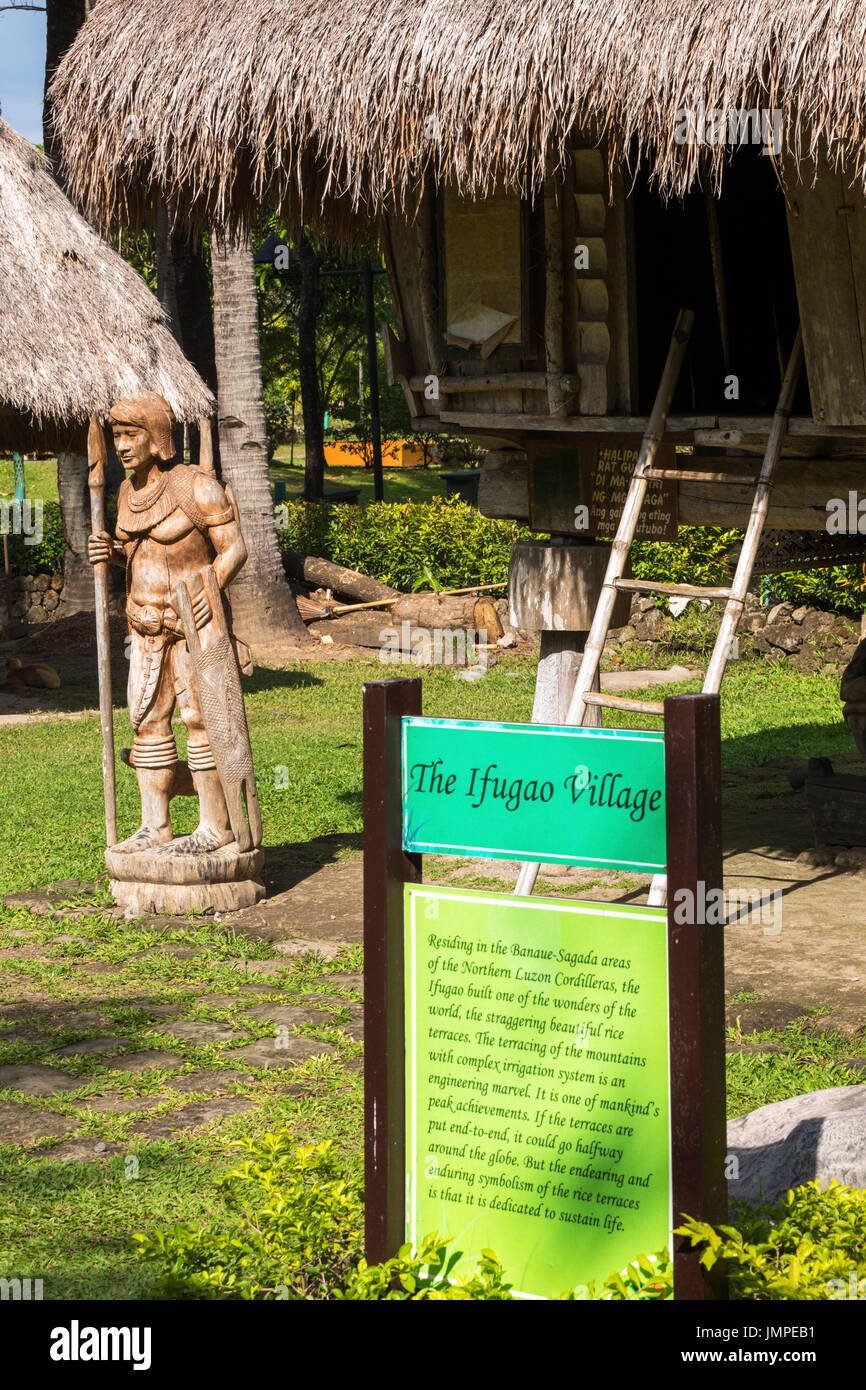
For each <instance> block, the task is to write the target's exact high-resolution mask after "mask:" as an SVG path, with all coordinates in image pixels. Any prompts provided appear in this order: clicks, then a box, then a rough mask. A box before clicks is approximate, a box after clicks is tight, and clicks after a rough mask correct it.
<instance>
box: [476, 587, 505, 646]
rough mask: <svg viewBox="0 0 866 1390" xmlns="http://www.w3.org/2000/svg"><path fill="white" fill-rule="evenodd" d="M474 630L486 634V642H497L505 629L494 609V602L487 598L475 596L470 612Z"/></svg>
mask: <svg viewBox="0 0 866 1390" xmlns="http://www.w3.org/2000/svg"><path fill="white" fill-rule="evenodd" d="M472 620H473V622H474V624H475V631H476V632H483V633H485V634H486V638H485V640H486V641H487V643H488V644H490V643H493V642H498V641H499V639H500V637H501V636H502V634H503V633H504V631H505V629H504V627H503V626H502V621H501V619H500V617H499V614H498V613H497V611H496V604H495V603H494V602H493V600H492V599H489V598H477V599H476V600H475V607H474V609H473V612H472Z"/></svg>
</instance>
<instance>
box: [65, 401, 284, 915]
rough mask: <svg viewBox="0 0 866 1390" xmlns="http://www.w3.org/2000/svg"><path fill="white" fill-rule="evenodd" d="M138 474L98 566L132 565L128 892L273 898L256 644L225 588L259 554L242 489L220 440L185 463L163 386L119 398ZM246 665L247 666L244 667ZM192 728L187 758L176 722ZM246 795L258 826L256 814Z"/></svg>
mask: <svg viewBox="0 0 866 1390" xmlns="http://www.w3.org/2000/svg"><path fill="white" fill-rule="evenodd" d="M109 425H110V428H111V432H112V434H113V437H114V446H115V449H116V451H117V455H118V458H119V459H120V461H121V463H122V464H123V466H124V468H126V469H127V470H129V473H130V476H129V477H128V478H127V479H126V481H125V482H124V483H123V484H122V486H121V488H120V492H119V494H118V499H117V528H116V534H115V537H114V538H113V539H112V537H111V536H110V535H109V534H108V532H107V531H105V530H104V529H101V528H99V529H96V528H95V529H94V534H93V535H92V537H91V539H90V543H89V554H90V560H91V563H92V564H94V565H95V566H104V565H105V562H106V561H109V562H112V563H115V564H119V565H123V566H124V568H125V570H126V616H127V620H128V623H129V656H130V662H129V681H128V691H127V693H128V701H129V714H130V719H131V721H132V727H133V730H134V733H135V738H134V742H133V746H132V749H131V751H129V752H127V751H124V754H123V759H124V761H125V762H128V763H129V765H130V766H131V767H133V768H134V769H135V773H136V776H137V778H138V785H139V791H140V794H141V812H142V820H141V827H140V829H139V830H137V831H136V832H135V834H134V835H132V836H131V837H130V838H129V839H127V840H124V841H123V842H122V843H121V844H117V845H114V846H110V847H109V849H108V851H107V853H106V863H107V865H108V868H109V872H110V873H111V876H112V881H113V882H112V886H113V890H114V892H115V896H116V897H117V899H118V901H119V902H121V903H122V904H123V905H125V906H127V907H128V908H129V909H130V910H133V911H148V910H151V911H189V910H191V909H193V908H198V909H201V908H203V907H214V908H220V909H222V910H229V909H232V908H237V907H243V906H247V905H249V904H250V903H251V902H254V901H256V900H257V898H259V897H261V896H262V894H263V892H264V889H263V887H262V885H261V883H260V882H259V881H258V879H257V877H256V875H257V874H258V872H259V870H260V868H261V865H262V862H263V854H262V851H261V849H260V848H259V846H260V845H261V817H260V813H259V807H258V798H257V795H256V788H255V777H254V774H253V764H252V754H251V752H250V744H249V735H248V732H247V723H246V715H245V711H244V703H243V696H242V694H241V686H240V670H243V671H244V672H245V673H246V674H250V673H251V671H252V663H251V660H250V653H249V650H248V648H247V647H246V646H245V645H244V644H243V643H242V642H240V641H239V640H238V639H237V638H236V637H235V636H234V634H233V633H232V628H231V609H230V607H229V604H228V601H227V598H226V596H225V590H226V589H227V587H228V585H229V584H230V583H231V581H232V580H233V579H234V577H235V575H236V574H237V573H238V571H239V570H240V569H241V566H242V565H243V563H244V561H245V559H246V554H247V552H246V547H245V545H244V540H243V536H242V534H241V528H240V521H239V517H238V509H237V505H236V503H235V500H234V498H233V496H232V493H231V489H230V488H224V487H223V486H222V485H221V484H220V483H219V482H218V481H217V478H216V477H215V476H214V474H213V473H212V472H211V471H208V469H209V463H210V457H209V455H210V451H209V449H208V448H207V447H204V448H203V450H202V463H201V465H200V466H199V467H190V466H188V465H185V464H183V463H174V462H173V460H174V456H175V450H174V439H173V430H174V420H173V418H172V414H171V410H170V408H169V406H168V403H167V402H166V401H165V400H164V399H163V398H162V397H161V396H158V395H155V394H152V393H148V394H144V395H140V396H133V397H128V398H125V399H122V400H119V401H117V402H116V403H115V405H114V407H113V409H112V411H111V415H110V417H109ZM239 668H240V670H239ZM175 709H177V711H178V713H179V715H180V718H181V720H182V721H183V723H184V724H185V726H186V731H187V761H186V763H182V762H179V761H178V755H177V748H176V745H175V737H174V733H173V731H172V719H173V716H174V713H175ZM184 795H187V796H189V795H195V796H197V797H198V802H199V813H200V816H199V825H198V828H197V829H196V830H195V831H193V833H192V834H190V835H184V836H180V837H175V836H174V834H173V830H172V824H171V813H170V808H171V801H172V799H173V797H175V796H184ZM244 798H245V800H246V808H247V813H248V815H249V824H247V820H246V818H245V816H244Z"/></svg>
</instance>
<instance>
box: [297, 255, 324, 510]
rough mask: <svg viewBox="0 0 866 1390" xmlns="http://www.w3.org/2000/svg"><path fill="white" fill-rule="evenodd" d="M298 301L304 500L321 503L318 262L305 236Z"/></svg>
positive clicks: (321, 454)
mask: <svg viewBox="0 0 866 1390" xmlns="http://www.w3.org/2000/svg"><path fill="white" fill-rule="evenodd" d="M298 250H299V254H300V259H301V298H300V303H299V305H298V374H299V376H300V378H301V404H302V407H303V412H304V446H305V450H306V453H305V459H306V462H305V464H304V498H305V500H306V501H307V502H320V501H321V500H322V495H323V489H324V485H325V437H324V429H323V424H322V398H321V394H320V392H319V374H318V371H317V369H316V322H317V319H318V312H319V261H318V257H317V256H316V253H315V251H314V250H313V247H312V246H311V245H310V242H309V241H308V239H307V235H306V233H305V232H302V233H301V237H300V241H299V243H298Z"/></svg>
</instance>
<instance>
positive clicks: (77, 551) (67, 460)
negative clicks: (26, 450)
mask: <svg viewBox="0 0 866 1390" xmlns="http://www.w3.org/2000/svg"><path fill="white" fill-rule="evenodd" d="M86 449H87V443H86V437H85V434H84V432H83V431H81V430H78V431H75V432H74V433H73V434H72V436H71V437H70V439H69V441H68V445H67V448H65V449H61V450H60V451H59V453H58V455H57V494H58V498H59V500H60V516H61V519H62V521H63V534H64V537H65V538H66V554H65V555H64V557H63V603H64V608H63V614H64V617H69V616H70V615H71V614H72V613H92V612H93V609H94V585H93V566H92V565H91V564H90V562H89V560H88V558H87V537H88V536H89V535H90V492H89V490H88V485H87V483H88V475H87V453H86ZM122 478H123V469H122V468H120V467H119V465H118V462H117V458H116V456H115V454H114V451H113V450H112V453H111V464H110V466H109V476H108V485H109V488H110V489H111V490H112V491H115V490H116V488H117V485H118V484H119V482H120V481H121V480H122ZM108 582H109V592H110V595H111V602H112V606H114V605H115V604H119V603H121V601H122V595H123V590H124V576H123V571H122V570H121V569H118V568H116V567H115V566H113V565H112V567H111V570H110V571H109V576H108Z"/></svg>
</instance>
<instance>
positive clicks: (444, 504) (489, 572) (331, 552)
mask: <svg viewBox="0 0 866 1390" xmlns="http://www.w3.org/2000/svg"><path fill="white" fill-rule="evenodd" d="M277 526H278V533H279V539H280V547H281V549H283V550H297V551H300V552H301V553H302V554H305V555H320V556H321V557H322V558H323V559H325V560H333V561H334V562H335V563H336V564H338V565H345V566H346V567H347V568H348V569H354V570H360V571H361V573H362V574H370V575H373V576H374V578H376V579H378V580H380V581H381V582H382V583H383V584H390V585H392V586H393V587H394V588H395V589H402V590H411V589H413V588H415V587H416V586H417V585H418V584H419V583H423V584H424V586H425V587H427V586H428V578H427V576H426V574H425V568H426V569H429V571H430V572H431V574H432V575H433V576H434V579H435V581H436V583H437V584H439V585H441V586H442V587H444V588H461V587H464V586H465V585H468V584H496V583H499V582H501V581H503V580H505V579H507V578H508V561H509V557H510V555H511V546H512V544H513V542H514V541H516V540H527V539H529V538H530V532H529V531H528V530H527V528H526V527H524V526H519V525H518V524H517V523H516V522H511V521H496V520H494V519H492V518H491V517H485V516H482V515H481V513H480V512H479V511H478V510H477V509H476V508H475V507H471V506H469V504H468V503H467V502H463V501H461V499H460V498H459V497H434V498H433V499H432V500H431V501H430V502H376V503H373V504H372V505H371V506H369V507H363V508H361V507H354V506H341V505H337V506H329V505H328V504H327V503H321V502H319V503H309V502H291V503H286V504H284V505H283V506H281V507H279V508H278V509H277Z"/></svg>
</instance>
